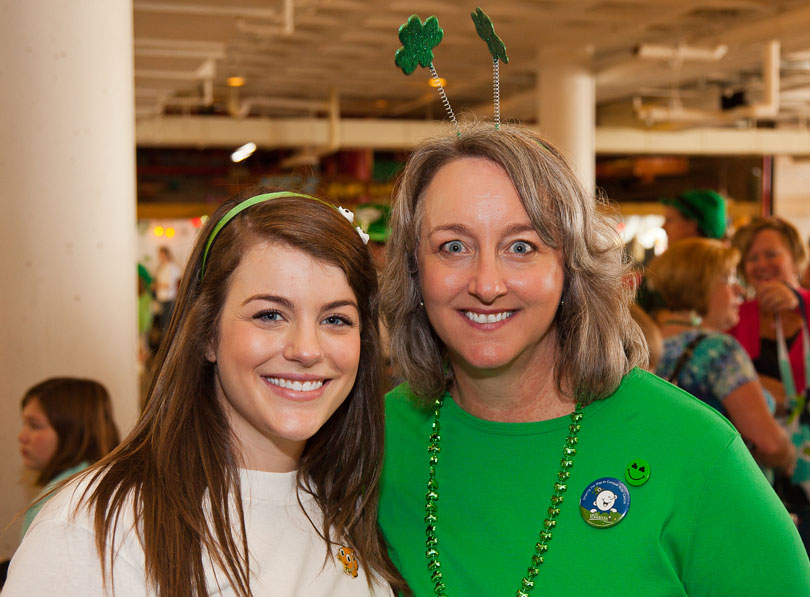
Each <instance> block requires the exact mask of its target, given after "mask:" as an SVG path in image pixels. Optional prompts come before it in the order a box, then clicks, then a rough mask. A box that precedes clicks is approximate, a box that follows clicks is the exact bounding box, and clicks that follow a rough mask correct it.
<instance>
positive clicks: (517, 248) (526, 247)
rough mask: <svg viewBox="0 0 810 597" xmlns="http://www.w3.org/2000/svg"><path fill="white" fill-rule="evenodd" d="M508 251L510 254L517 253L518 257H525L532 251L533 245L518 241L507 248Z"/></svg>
mask: <svg viewBox="0 0 810 597" xmlns="http://www.w3.org/2000/svg"><path fill="white" fill-rule="evenodd" d="M509 250H510V251H511V252H512V253H517V254H518V255H526V254H528V253H531V252H532V251H534V245H532V244H531V243H529V242H526V241H525V240H518V241H515V242H513V243H512V244H511V245H510V246H509Z"/></svg>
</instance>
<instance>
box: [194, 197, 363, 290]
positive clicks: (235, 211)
mask: <svg viewBox="0 0 810 597" xmlns="http://www.w3.org/2000/svg"><path fill="white" fill-rule="evenodd" d="M281 197H301V198H303V199H312V200H313V201H317V202H318V203H323V204H324V205H326V206H328V207H330V208H331V209H336V210H337V211H338V212H340V215H342V216H343V217H344V218H346V219H347V220H348V221H349V223H352V222H354V214H353V213H352V212H351V211H349V210H348V209H344V208H343V207H336V206H334V205H332V204H331V203H328V202H326V201H324V200H323V199H318V198H317V197H312V196H311V195H304V194H302V193H293V192H290V191H278V192H275V193H264V194H262V195H256V196H255V197H251V198H250V199H246V200H244V201H242V202H241V203H239V204H238V205H235V206H234V207H232V208H231V209H229V210H228V212H227V213H226V214H225V215H224V216H222V218H220V220H219V222H217V225H216V226H214V229H213V230H211V234H210V235H209V236H208V242H207V243H205V250H204V251H203V256H202V264H201V265H200V281H202V279H203V275H204V274H205V262H206V260H207V259H208V251H209V250H210V249H211V245H212V244H214V240H216V238H217V234H219V231H220V230H222V229H223V228H224V227H225V226H226V225H227V224H228V222H230V221H231V220H233V219H234V218H235V217H236V216H238V215H239V214H240V213H242V212H243V211H245V210H246V209H247V208H249V207H253V206H254V205H257V204H259V203H264V202H265V201H270V200H271V199H278V198H281ZM355 230H357V233H358V234H359V235H360V238H361V240H362V241H363V244H364V245H365V244H368V234H366V233H365V232H363V230H362V229H361V228H360V227H359V226H357V227H356V228H355Z"/></svg>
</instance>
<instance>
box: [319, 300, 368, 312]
mask: <svg viewBox="0 0 810 597" xmlns="http://www.w3.org/2000/svg"><path fill="white" fill-rule="evenodd" d="M341 307H354V308H355V309H357V310H358V311H359V310H360V308H359V307H358V306H357V303H356V302H354V301H352V300H348V299H344V300H339V301H332V302H331V303H326V304H325V305H324V306H323V307H321V310H322V311H331V310H332V309H340V308H341Z"/></svg>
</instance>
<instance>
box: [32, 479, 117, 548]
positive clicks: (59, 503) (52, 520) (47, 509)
mask: <svg viewBox="0 0 810 597" xmlns="http://www.w3.org/2000/svg"><path fill="white" fill-rule="evenodd" d="M102 475H103V472H100V471H98V470H97V469H91V470H89V471H85V472H84V473H81V474H79V475H78V476H76V477H75V478H74V479H71V480H69V481H68V482H67V483H65V484H63V485H62V486H60V487H58V488H57V489H56V491H55V492H54V493H53V494H52V495H51V497H49V498H48V501H47V502H46V503H45V504H44V505H43V506H42V510H40V512H39V513H38V514H37V516H36V518H35V519H34V522H33V523H32V525H31V528H33V527H34V526H37V525H39V524H48V525H64V526H70V527H73V528H75V529H84V530H86V531H87V532H90V533H93V532H95V531H94V514H93V512H94V511H93V509H92V507H91V506H90V504H91V501H92V500H91V496H92V494H93V491H94V489H95V488H96V486H97V484H98V481H99V479H100V478H101V476H102ZM131 519H132V508H131V507H128V506H124V507H123V508H122V509H121V518H120V519H119V523H122V524H126V523H127V521H131Z"/></svg>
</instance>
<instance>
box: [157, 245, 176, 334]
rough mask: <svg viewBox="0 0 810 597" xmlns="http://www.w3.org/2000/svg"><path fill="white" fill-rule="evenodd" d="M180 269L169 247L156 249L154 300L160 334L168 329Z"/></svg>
mask: <svg viewBox="0 0 810 597" xmlns="http://www.w3.org/2000/svg"><path fill="white" fill-rule="evenodd" d="M180 276H181V272H180V268H179V267H178V265H177V264H176V263H175V262H174V259H173V257H172V253H171V251H169V247H167V246H162V247H160V248H159V249H158V268H157V271H156V272H155V299H157V302H158V324H159V327H160V331H161V333H164V332H165V331H166V330H168V329H169V321H170V320H171V317H172V310H173V309H174V301H175V299H176V298H177V289H178V288H179V286H180Z"/></svg>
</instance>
